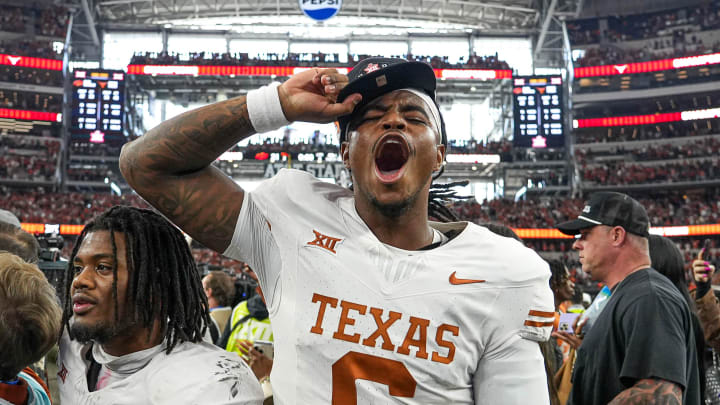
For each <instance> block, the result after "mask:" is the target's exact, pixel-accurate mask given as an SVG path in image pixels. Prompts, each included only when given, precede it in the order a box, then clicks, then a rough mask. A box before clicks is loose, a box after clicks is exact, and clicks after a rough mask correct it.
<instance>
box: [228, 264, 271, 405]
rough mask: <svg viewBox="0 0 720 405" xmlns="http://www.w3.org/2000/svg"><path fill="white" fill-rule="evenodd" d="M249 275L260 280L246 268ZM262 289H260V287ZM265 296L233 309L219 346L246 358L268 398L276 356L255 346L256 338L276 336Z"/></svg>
mask: <svg viewBox="0 0 720 405" xmlns="http://www.w3.org/2000/svg"><path fill="white" fill-rule="evenodd" d="M247 271H248V274H249V275H250V276H251V277H252V278H253V279H254V280H255V281H257V276H256V275H255V273H254V272H253V271H252V269H250V268H249V267H247ZM258 291H259V289H258ZM269 316H270V315H269V313H268V309H267V306H266V304H265V299H264V298H263V296H262V295H261V294H257V295H254V296H253V297H251V298H250V299H248V300H245V301H242V302H240V303H239V304H237V305H236V306H235V308H233V309H232V315H231V316H230V321H229V322H228V323H227V325H226V326H225V329H224V331H223V335H222V337H221V338H220V342H219V346H220V347H222V348H224V349H225V350H227V351H229V352H235V353H237V354H238V355H239V356H240V357H242V358H243V359H245V360H246V361H247V362H248V364H249V365H250V368H251V369H252V370H253V373H255V376H256V377H257V378H258V381H259V382H260V383H261V384H262V387H263V391H264V393H265V398H268V397H270V396H272V386H271V385H270V380H269V377H270V372H271V370H272V366H273V358H272V357H271V356H267V355H266V354H265V353H263V352H262V351H260V350H258V348H257V347H256V342H257V341H265V342H273V341H274V340H275V339H274V336H273V332H272V326H271V325H270V318H269Z"/></svg>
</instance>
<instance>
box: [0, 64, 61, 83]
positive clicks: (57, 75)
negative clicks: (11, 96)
mask: <svg viewBox="0 0 720 405" xmlns="http://www.w3.org/2000/svg"><path fill="white" fill-rule="evenodd" d="M0 82H10V83H24V84H35V85H40V86H52V87H62V83H63V78H62V72H60V71H56V70H45V69H32V68H18V67H14V66H4V65H3V66H0Z"/></svg>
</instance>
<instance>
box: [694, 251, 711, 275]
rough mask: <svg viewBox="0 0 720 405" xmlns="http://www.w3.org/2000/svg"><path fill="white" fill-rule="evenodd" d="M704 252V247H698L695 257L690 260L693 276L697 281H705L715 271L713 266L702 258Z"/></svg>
mask: <svg viewBox="0 0 720 405" xmlns="http://www.w3.org/2000/svg"><path fill="white" fill-rule="evenodd" d="M704 253H705V249H704V248H703V249H700V252H698V255H697V258H696V259H695V260H693V262H692V270H693V276H694V277H695V282H697V283H707V282H708V281H710V280H711V279H712V276H713V273H715V266H713V265H712V263H710V262H708V261H706V260H704V259H703V254H704Z"/></svg>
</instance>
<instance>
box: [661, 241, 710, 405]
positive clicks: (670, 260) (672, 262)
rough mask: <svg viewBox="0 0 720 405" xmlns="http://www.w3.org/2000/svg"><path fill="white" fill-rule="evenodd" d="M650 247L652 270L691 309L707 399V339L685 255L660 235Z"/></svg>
mask: <svg viewBox="0 0 720 405" xmlns="http://www.w3.org/2000/svg"><path fill="white" fill-rule="evenodd" d="M648 247H649V249H650V261H651V263H652V268H653V269H655V270H657V271H658V273H660V274H662V275H663V276H665V277H667V278H668V280H670V282H672V283H673V284H674V285H675V287H676V288H677V290H678V291H679V292H680V295H682V297H683V298H684V299H685V302H687V305H688V308H690V315H691V318H692V328H693V332H694V335H695V346H696V352H697V355H698V369H699V371H700V397H701V398H705V356H704V354H705V339H704V338H703V327H702V326H701V325H700V320H699V319H698V315H697V313H696V312H695V305H694V303H693V300H692V298H691V297H690V292H689V291H688V280H686V279H685V261H684V260H683V254H682V252H680V248H678V246H677V245H676V244H675V243H674V242H673V241H672V240H670V239H669V238H666V237H664V236H660V235H650V236H649V237H648Z"/></svg>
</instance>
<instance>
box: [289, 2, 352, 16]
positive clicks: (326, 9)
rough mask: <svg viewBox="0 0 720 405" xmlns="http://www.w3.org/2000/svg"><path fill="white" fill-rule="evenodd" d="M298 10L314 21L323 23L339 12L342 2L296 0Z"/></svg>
mask: <svg viewBox="0 0 720 405" xmlns="http://www.w3.org/2000/svg"><path fill="white" fill-rule="evenodd" d="M298 2H299V3H300V10H302V12H303V13H304V14H305V15H306V16H308V17H310V18H312V19H313V20H316V21H325V20H327V19H329V18H331V17H333V16H334V15H335V14H337V13H338V11H340V6H342V0H298Z"/></svg>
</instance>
